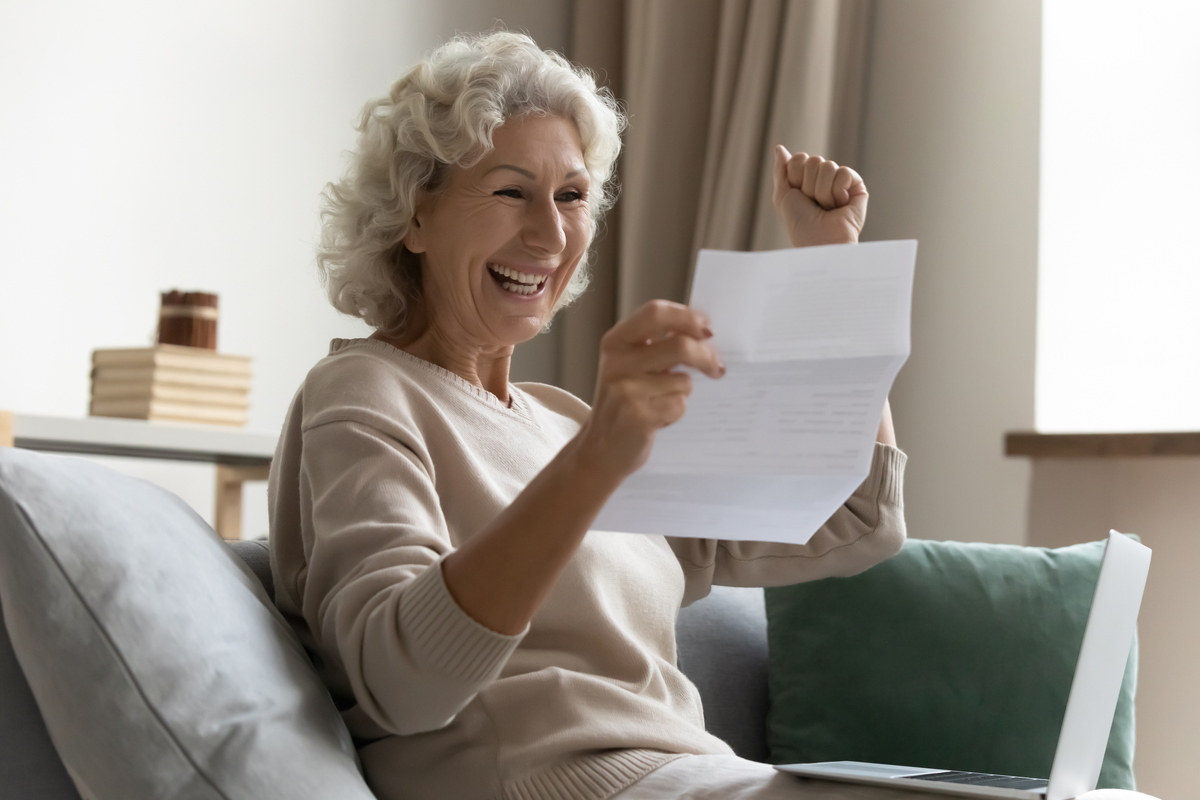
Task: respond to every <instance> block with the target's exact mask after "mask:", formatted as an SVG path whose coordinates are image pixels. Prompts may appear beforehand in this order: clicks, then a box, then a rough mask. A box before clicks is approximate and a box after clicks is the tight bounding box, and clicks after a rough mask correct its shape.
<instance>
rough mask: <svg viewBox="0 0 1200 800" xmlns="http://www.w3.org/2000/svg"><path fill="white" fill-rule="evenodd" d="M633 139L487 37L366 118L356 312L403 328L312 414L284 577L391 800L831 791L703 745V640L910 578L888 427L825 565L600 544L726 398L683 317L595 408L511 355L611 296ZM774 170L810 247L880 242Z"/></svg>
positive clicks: (820, 179) (601, 96) (714, 363)
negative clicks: (843, 593)
mask: <svg viewBox="0 0 1200 800" xmlns="http://www.w3.org/2000/svg"><path fill="white" fill-rule="evenodd" d="M622 124H623V120H622V117H621V114H620V112H619V111H618V109H617V106H616V104H615V103H614V101H613V100H612V98H611V96H610V95H608V94H607V93H605V92H603V91H598V90H597V89H596V86H595V83H594V81H593V80H592V78H591V77H590V76H589V75H588V74H587V73H586V72H584V71H582V70H579V69H576V68H573V67H572V66H571V65H570V64H569V63H568V62H567V61H565V60H564V59H562V58H561V57H559V56H557V55H554V54H552V53H545V52H542V51H540V50H539V49H538V48H537V47H536V45H535V44H534V43H533V42H532V41H531V40H530V39H528V38H527V37H524V36H520V35H517V34H512V33H494V34H491V35H488V36H484V37H478V38H459V39H456V40H454V41H451V42H450V43H448V44H446V45H445V46H443V47H442V48H440V49H439V50H437V51H435V52H434V53H433V54H432V55H430V56H429V57H428V58H427V59H426V60H425V61H424V62H422V63H421V64H419V65H417V66H416V67H415V68H414V69H412V70H411V71H410V72H409V73H408V74H407V75H406V76H404V77H403V78H401V79H400V80H399V81H397V82H396V84H395V85H394V86H393V87H392V89H391V92H390V94H389V95H388V96H387V97H386V98H383V99H380V100H375V101H372V102H371V103H369V104H368V105H367V107H366V109H365V110H364V112H363V115H362V118H361V122H360V126H359V130H360V132H361V136H360V138H359V142H358V147H357V150H356V151H355V153H354V156H353V161H352V164H351V166H350V169H349V171H348V174H347V175H346V177H345V178H344V179H343V180H342V181H341V182H340V183H337V184H334V185H332V186H330V188H329V189H328V192H327V197H326V201H327V205H326V210H325V214H324V226H325V227H324V235H323V239H322V244H321V249H320V254H319V260H320V265H321V268H322V270H323V274H324V277H325V280H326V283H327V286H328V290H329V295H330V298H331V300H332V302H333V304H334V305H335V306H336V307H337V308H338V309H340V310H342V311H344V312H346V313H349V314H354V315H356V316H358V317H361V318H362V319H363V320H365V321H366V322H367V323H368V324H369V325H371V326H372V327H374V328H375V329H376V330H375V333H374V334H373V335H372V336H371V337H369V338H366V339H354V340H348V341H347V340H335V341H334V342H333V343H332V346H331V347H330V352H329V356H328V357H327V358H325V359H323V360H322V361H320V362H319V363H318V364H317V365H316V366H315V367H313V369H312V371H311V372H310V373H309V374H308V376H307V378H306V379H305V381H304V385H303V386H302V387H301V388H300V390H299V392H298V393H297V395H296V398H295V400H294V402H293V404H292V407H291V410H290V412H289V414H288V417H287V421H286V423H285V425H284V430H283V435H282V439H281V441H280V444H279V450H278V452H277V454H276V458H275V461H274V465H273V468H272V473H271V485H270V490H271V500H270V502H271V511H272V516H271V534H272V535H271V546H272V562H273V565H274V567H275V587H276V592H277V598H278V599H277V602H278V604H279V606H280V608H281V609H282V611H283V612H284V613H285V614H286V615H287V616H288V618H289V620H290V622H291V623H292V624H293V625H294V626H295V627H296V629H297V630H298V631H299V632H300V634H301V637H302V638H303V639H304V641H305V644H306V646H307V647H308V648H309V650H310V652H311V653H312V654H313V657H314V661H315V662H316V664H317V667H318V669H319V670H320V671H321V673H322V675H323V677H324V679H325V681H326V683H327V685H328V686H329V687H330V689H331V691H332V692H333V695H334V698H335V699H336V701H337V702H338V703H339V706H340V707H341V708H342V710H343V715H344V717H345V720H346V722H347V724H348V725H349V727H350V730H351V732H352V733H353V735H354V737H355V739H356V741H357V742H358V744H359V752H360V755H361V758H362V762H363V765H364V768H365V771H366V775H367V778H368V780H369V782H370V784H371V786H372V787H373V789H374V790H375V792H377V793H378V795H379V796H380V797H381V798H385V799H386V800H399V798H422V799H425V800H428V799H430V798H455V799H456V800H471V799H473V798H478V799H479V800H485V798H493V797H511V798H531V799H532V798H545V799H547V800H549V798H568V797H569V798H594V799H595V800H600V798H607V797H612V796H615V795H617V794H618V793H622V796H625V797H630V798H633V797H676V796H679V795H680V794H683V793H684V791H685V789H686V790H687V791H692V790H693V789H695V791H697V792H699V791H700V790H701V788H702V787H708V788H707V789H705V791H711V792H712V794H711V795H710V794H703V795H699V794H697V795H694V796H705V797H708V796H712V797H724V796H729V795H732V794H737V795H738V796H752V795H753V793H754V792H759V794H757V795H753V796H759V797H768V796H774V795H771V794H769V793H770V792H783V793H784V794H781V795H780V796H789V797H800V796H813V795H812V794H811V793H815V792H819V791H833V790H829V789H820V790H819V789H816V788H814V787H815V786H817V784H812V785H810V786H809V788H807V789H803V790H802V786H803V784H801V782H799V781H797V780H796V779H794V778H790V777H786V776H782V775H780V776H778V777H776V773H775V772H774V771H773V770H771V769H770V767H767V766H765V765H762V764H755V763H753V762H749V761H744V760H742V759H739V758H737V757H736V756H734V755H733V754H732V752H731V751H730V749H729V747H728V746H727V745H725V743H723V742H721V741H720V740H718V739H716V738H714V737H713V736H711V735H710V734H708V733H706V732H705V730H704V722H703V712H702V710H701V707H700V700H699V696H698V694H697V692H696V689H695V688H694V687H693V686H692V685H691V684H690V683H689V682H688V680H687V678H685V677H684V676H683V674H682V673H680V671H679V670H678V669H677V668H676V665H675V639H674V628H675V618H676V614H677V612H678V611H679V608H680V606H681V604H687V603H690V602H692V601H694V600H696V599H698V598H701V597H704V596H705V595H706V594H707V593H708V592H709V589H710V587H711V586H712V585H713V584H714V583H718V584H726V585H734V586H772V585H780V584H788V583H795V582H798V581H805V580H812V579H815V578H823V577H826V576H830V575H850V574H853V573H857V572H860V571H862V570H864V569H866V568H868V567H870V566H871V565H873V564H875V563H877V562H878V561H880V560H882V559H884V558H887V557H888V556H889V555H891V554H893V553H895V552H896V551H897V549H898V548H899V547H900V545H901V543H902V541H903V539H904V522H903V515H902V508H901V493H900V486H901V478H902V472H903V465H904V455H903V454H902V453H901V452H900V451H899V450H897V449H896V448H895V447H894V446H893V440H892V438H891V433H890V429H891V428H890V419H887V418H886V417H885V420H884V422H883V423H882V424H881V427H880V432H881V433H880V438H881V442H882V443H881V444H878V445H877V446H876V451H875V458H874V463H873V466H872V470H871V474H870V477H869V478H868V479H867V480H866V482H865V483H863V485H862V486H861V487H859V489H858V491H857V492H856V493H855V494H854V496H852V497H851V498H850V499H849V500H848V501H846V504H845V505H844V507H842V508H841V509H840V510H839V511H838V512H837V513H836V514H835V515H834V516H833V517H832V518H831V519H830V520H829V521H828V522H827V523H826V524H825V525H824V526H823V527H822V528H821V530H820V531H818V532H817V534H816V535H815V536H814V537H813V538H812V539H811V540H810V541H809V543H808V544H806V545H804V546H792V545H780V544H765V543H753V542H744V541H730V542H725V541H712V540H702V539H666V538H663V537H661V536H645V535H637V534H621V533H602V532H589V530H588V528H589V525H590V524H591V522H592V520H593V519H594V518H595V516H596V514H597V513H598V512H599V510H600V508H601V507H602V506H603V505H604V503H605V500H606V499H607V498H608V497H609V495H610V494H611V493H612V492H613V491H614V490H615V489H616V487H617V486H618V485H619V484H620V483H621V481H622V480H623V479H624V478H625V477H627V476H628V475H629V474H631V473H632V472H634V471H635V470H637V469H638V467H639V466H640V465H641V464H643V463H644V462H645V461H646V458H647V456H648V455H649V453H650V449H651V447H652V446H653V444H654V435H655V432H656V431H657V430H658V429H660V428H662V427H664V426H667V425H670V424H671V423H673V422H675V421H676V420H678V419H679V418H680V417H681V416H682V415H683V414H684V413H685V408H686V402H687V397H688V394H689V392H690V390H691V386H692V379H691V378H690V377H689V376H688V375H687V374H685V373H683V372H681V371H676V368H678V367H691V368H694V369H695V370H698V371H699V372H701V373H703V374H704V375H706V376H708V377H707V378H698V380H708V379H714V380H715V379H719V378H720V377H721V376H722V374H723V373H724V371H725V370H724V366H723V365H722V363H721V359H720V355H719V354H718V353H717V352H715V351H714V350H713V348H712V347H710V346H709V345H708V344H707V343H706V340H708V338H709V337H710V336H711V331H710V330H709V328H708V324H707V321H706V320H705V318H704V316H703V315H702V314H700V313H698V312H697V311H694V310H692V309H689V308H687V307H686V306H682V305H678V304H675V303H670V302H664V301H655V302H651V303H648V304H646V305H645V306H643V307H642V308H640V309H639V310H638V311H636V312H635V313H634V314H633V315H632V316H630V317H629V318H628V319H626V320H624V321H623V322H621V323H620V324H618V325H617V326H615V327H614V328H613V329H612V330H611V331H609V332H608V333H607V334H606V335H605V337H604V340H603V344H602V352H601V364H600V371H599V376H598V383H597V389H596V395H595V399H594V402H593V405H592V406H591V407H589V406H588V405H587V404H585V403H583V402H581V401H580V400H578V399H576V398H575V397H574V396H572V395H570V394H568V393H567V392H564V391H562V390H559V389H556V388H554V387H551V386H544V385H540V384H522V385H514V384H510V383H509V381H508V371H509V364H510V360H511V357H512V352H513V347H514V346H515V345H517V344H520V343H521V342H524V341H527V340H528V339H531V338H532V337H534V336H535V335H537V333H538V332H539V331H541V330H542V329H544V328H545V327H546V325H547V324H549V322H550V320H551V318H552V317H553V315H554V313H555V312H556V311H557V310H559V309H560V308H562V307H563V306H564V305H566V304H567V303H569V302H570V301H571V300H572V299H573V298H575V297H577V296H578V295H579V293H580V292H582V291H583V288H584V286H585V283H586V277H585V276H586V270H585V266H586V260H587V253H588V247H589V244H590V243H591V240H592V237H593V235H594V233H595V230H596V224H597V220H598V219H599V218H600V215H601V214H602V213H603V212H604V210H605V209H606V208H608V207H609V205H610V204H611V202H612V197H611V194H610V189H609V187H608V185H607V183H608V180H609V178H610V176H611V174H612V170H613V164H614V162H615V160H616V157H617V153H618V151H619V149H620V139H619V134H620V131H621V128H622ZM776 159H777V160H776V174H775V205H776V207H777V208H778V209H779V211H780V213H781V215H782V217H783V220H784V223H785V224H786V226H787V227H788V230H789V233H790V235H791V238H792V241H793V243H795V244H796V245H803V244H818V243H823V242H847V241H854V240H856V238H857V235H858V231H859V229H860V228H861V226H862V222H863V217H864V214H865V210H866V201H867V193H866V191H865V189H864V187H863V185H862V182H861V181H860V180H859V178H858V176H857V175H856V174H855V173H854V172H853V171H851V170H849V169H847V168H845V167H838V166H837V165H836V164H833V163H832V162H827V161H824V160H823V159H820V158H815V157H814V158H809V157H807V156H804V155H797V156H789V155H788V154H787V152H786V151H785V150H783V149H782V148H779V149H778V151H777V153H776ZM664 191H665V196H667V197H669V195H670V190H669V187H664ZM701 766H703V768H702V769H701V768H699V767H701ZM681 787H684V788H681ZM689 787H690V788H689ZM836 791H838V792H851V791H867V790H853V789H837V790H836ZM688 796H693V795H688Z"/></svg>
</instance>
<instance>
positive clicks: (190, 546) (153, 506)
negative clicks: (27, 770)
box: [0, 448, 373, 800]
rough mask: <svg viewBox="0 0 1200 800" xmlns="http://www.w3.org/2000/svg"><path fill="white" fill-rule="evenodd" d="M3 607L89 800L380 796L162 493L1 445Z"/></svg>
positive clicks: (278, 625) (292, 648)
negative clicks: (369, 784) (364, 779)
mask: <svg viewBox="0 0 1200 800" xmlns="http://www.w3.org/2000/svg"><path fill="white" fill-rule="evenodd" d="M0 606H2V608H3V614H4V623H5V626H6V627H7V629H8V635H9V637H10V638H11V641H12V645H13V650H14V652H15V653H16V656H17V660H18V661H19V662H20V666H21V669H22V671H23V672H24V674H25V677H26V679H27V680H28V682H29V686H30V688H31V690H32V692H33V696H34V697H35V698H36V700H37V705H38V707H39V709H40V710H41V714H42V717H43V719H44V720H45V724H46V728H47V729H48V730H49V733H50V737H51V739H53V741H54V744H55V747H56V748H57V749H58V753H59V755H60V756H61V757H62V761H63V764H64V765H65V766H66V768H67V772H68V773H69V774H70V775H71V778H72V779H73V780H74V782H75V785H76V787H77V788H78V790H79V793H80V794H81V795H82V796H83V797H84V798H85V800H129V799H130V798H138V799H139V800H152V799H154V798H172V800H191V799H192V798H195V799H196V800H200V799H201V798H202V799H203V800H234V799H235V798H237V799H241V798H245V800H251V799H252V798H253V800H271V799H272V798H280V800H282V799H283V798H289V800H290V799H291V798H301V797H302V798H310V799H316V798H330V800H332V799H333V798H337V800H371V798H373V795H372V794H371V792H370V790H369V789H368V788H367V786H366V783H365V782H364V781H363V779H362V776H361V774H360V771H359V767H358V763H357V759H356V756H355V751H354V746H353V743H352V742H351V740H350V736H349V734H348V732H347V731H346V728H345V726H344V725H343V724H342V721H341V718H340V717H339V715H338V713H337V710H336V709H335V708H334V705H333V701H332V700H331V699H330V697H329V694H328V693H327V692H326V690H325V688H324V687H323V686H322V685H321V683H320V680H319V679H318V678H317V675H316V673H315V672H314V671H313V669H312V667H311V665H310V664H309V662H308V659H307V657H306V656H305V654H304V650H303V648H302V647H301V646H300V643H299V642H298V641H297V640H296V638H295V636H294V634H293V633H292V631H291V629H290V628H289V627H288V625H287V624H286V622H285V621H284V620H283V618H282V617H281V616H280V615H279V613H278V612H277V611H276V610H275V609H274V607H273V606H271V604H270V603H269V601H268V600H267V598H266V595H265V594H264V592H263V589H262V586H261V585H260V584H259V582H258V580H257V579H256V578H255V577H254V576H253V575H252V574H251V573H250V572H249V570H248V569H247V568H246V566H245V565H244V564H242V563H241V561H240V560H239V559H238V558H237V556H235V555H234V554H233V553H232V552H230V550H229V549H228V548H227V547H226V546H225V545H224V544H223V543H222V542H221V540H220V539H218V538H217V536H216V534H214V533H213V531H212V529H211V528H209V527H208V526H207V525H206V524H205V523H204V521H203V520H201V519H200V518H199V517H198V516H196V514H195V513H194V512H192V510H191V509H189V508H188V507H187V506H186V505H185V504H184V503H183V502H182V501H181V500H179V499H178V498H176V497H175V496H174V495H172V494H170V493H169V492H165V491H163V490H161V489H159V488H157V487H155V486H153V485H151V484H148V483H146V482H144V481H140V480H136V479H132V478H128V477H125V476H122V475H119V474H117V473H115V472H112V471H111V470H108V469H105V468H103V467H100V466H98V465H96V464H93V463H91V462H88V461H84V460H82V459H76V458H65V457H60V456H46V455H40V454H36V453H30V452H27V451H22V450H14V449H11V448H0Z"/></svg>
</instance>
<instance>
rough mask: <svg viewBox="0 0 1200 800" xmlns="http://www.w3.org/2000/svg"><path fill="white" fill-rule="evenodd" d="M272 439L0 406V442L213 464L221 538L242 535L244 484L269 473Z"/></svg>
mask: <svg viewBox="0 0 1200 800" xmlns="http://www.w3.org/2000/svg"><path fill="white" fill-rule="evenodd" d="M276 441H277V437H275V436H273V435H270V434H265V433H254V432H252V431H243V430H237V429H233V428H221V427H217V426H215V425H189V424H187V423H182V422H169V423H168V422H146V421H144V420H135V419H115V418H109V417H83V418H69V417H44V416H39V415H35V414H14V413H10V412H5V411H0V446H8V447H22V448H25V449H27V450H41V451H43V452H51V453H83V454H89V455H104V456H127V457H133V458H161V459H168V460H171V461H199V462H205V463H209V464H215V465H216V467H217V493H216V496H217V501H216V513H215V515H214V521H215V525H214V527H215V528H216V530H217V533H218V534H220V535H221V537H222V538H224V539H240V538H242V484H243V483H245V482H246V481H255V480H259V481H261V480H266V479H267V475H268V473H269V471H270V468H271V458H272V457H273V456H274V455H275V443H276Z"/></svg>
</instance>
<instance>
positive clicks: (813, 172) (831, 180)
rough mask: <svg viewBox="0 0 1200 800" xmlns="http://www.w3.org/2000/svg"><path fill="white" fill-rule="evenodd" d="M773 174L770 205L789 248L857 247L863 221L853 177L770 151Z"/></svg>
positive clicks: (863, 194)
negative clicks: (823, 245)
mask: <svg viewBox="0 0 1200 800" xmlns="http://www.w3.org/2000/svg"><path fill="white" fill-rule="evenodd" d="M773 174H774V183H775V191H774V193H773V194H772V196H771V199H772V201H773V202H774V204H775V210H776V211H777V212H779V217H780V219H782V220H783V225H784V227H785V228H787V232H788V239H790V240H791V242H792V246H793V247H811V246H813V245H819V244H846V243H849V242H857V241H858V234H859V233H861V232H862V227H863V223H864V222H866V220H867V187H866V184H864V183H863V179H862V178H860V177H859V176H858V173H857V172H855V171H854V170H852V169H850V168H849V167H842V166H838V165H837V164H836V163H835V162H833V161H826V160H825V159H823V158H821V157H820V156H810V155H808V154H807V153H797V154H796V155H792V154H791V153H789V152H788V151H787V148H785V147H784V146H783V145H776V146H775V168H774V170H773Z"/></svg>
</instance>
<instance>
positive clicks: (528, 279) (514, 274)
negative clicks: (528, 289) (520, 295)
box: [488, 264, 544, 286]
mask: <svg viewBox="0 0 1200 800" xmlns="http://www.w3.org/2000/svg"><path fill="white" fill-rule="evenodd" d="M488 269H490V270H491V271H492V272H495V273H496V274H498V275H503V276H504V277H506V278H511V279H512V280H514V281H516V282H517V283H524V284H527V285H530V286H536V285H537V284H539V283H541V282H542V281H543V280H544V278H543V277H542V276H541V275H527V274H526V273H524V272H518V271H517V270H515V269H509V268H508V267H502V266H500V265H499V264H488Z"/></svg>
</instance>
